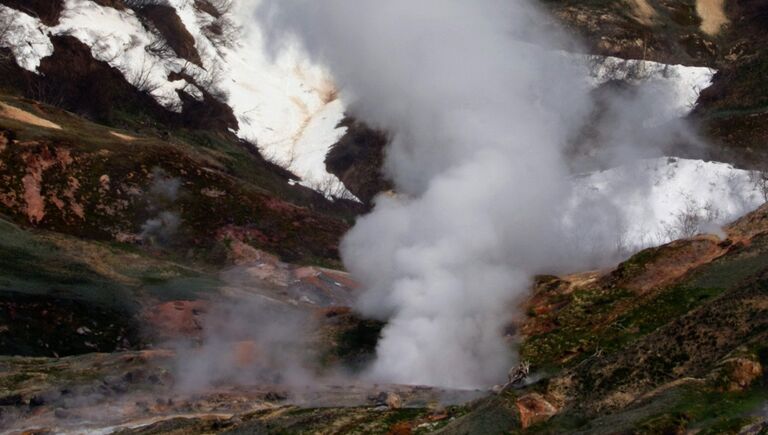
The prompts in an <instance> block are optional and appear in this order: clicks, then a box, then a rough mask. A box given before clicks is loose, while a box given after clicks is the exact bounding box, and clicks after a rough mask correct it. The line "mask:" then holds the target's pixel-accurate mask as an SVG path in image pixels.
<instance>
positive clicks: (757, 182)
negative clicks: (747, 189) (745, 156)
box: [749, 171, 768, 202]
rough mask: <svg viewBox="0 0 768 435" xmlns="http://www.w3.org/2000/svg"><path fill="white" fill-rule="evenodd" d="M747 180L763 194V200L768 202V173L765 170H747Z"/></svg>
mask: <svg viewBox="0 0 768 435" xmlns="http://www.w3.org/2000/svg"><path fill="white" fill-rule="evenodd" d="M749 181H750V182H751V183H752V184H753V185H754V186H755V188H757V190H758V191H759V192H760V194H761V195H763V201H765V202H768V173H766V172H765V171H749Z"/></svg>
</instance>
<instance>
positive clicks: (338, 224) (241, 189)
mask: <svg viewBox="0 0 768 435" xmlns="http://www.w3.org/2000/svg"><path fill="white" fill-rule="evenodd" d="M7 101H8V100H7ZM5 104H8V105H9V106H13V105H15V106H14V107H17V108H18V110H24V109H25V108H26V109H27V110H26V111H27V112H33V111H34V112H38V113H40V114H41V116H44V117H45V118H46V119H47V120H48V121H50V122H54V123H56V124H57V125H60V126H61V130H53V129H49V128H44V127H39V126H36V125H34V124H29V123H26V122H21V121H18V120H16V119H11V118H3V117H0V129H3V131H4V132H3V135H2V137H3V143H4V146H3V147H2V148H1V149H0V155H1V156H2V162H3V163H2V165H0V178H1V179H2V180H3V187H2V188H1V189H0V209H2V212H3V213H4V214H5V215H6V216H10V217H12V218H13V219H14V220H15V221H16V222H18V223H19V224H22V225H28V226H34V227H36V228H44V229H50V230H55V231H60V232H64V233H67V234H73V235H77V236H79V237H84V238H89V239H98V240H116V241H120V242H127V243H139V244H144V245H150V246H155V245H157V246H158V247H160V248H162V249H167V250H171V251H177V252H184V253H186V255H192V256H194V257H201V258H208V259H209V260H210V261H218V260H216V258H217V255H218V254H216V252H217V251H216V250H215V249H214V247H215V246H217V245H218V244H219V243H220V241H219V240H218V239H217V234H219V233H220V232H221V231H223V229H225V228H240V229H242V231H244V233H245V234H248V235H249V236H248V240H249V242H250V243H253V244H254V246H256V247H257V248H259V249H265V250H267V251H271V252H275V253H278V254H279V255H281V256H282V257H283V258H284V259H286V260H290V261H303V262H328V263H334V262H335V261H337V260H336V259H337V258H338V247H337V246H338V241H339V239H340V238H341V235H342V234H343V233H344V232H345V231H346V229H347V228H348V223H347V219H349V218H351V216H353V215H354V214H355V213H357V211H358V208H359V207H360V205H359V204H356V203H353V202H351V201H350V202H345V201H336V202H330V201H328V200H327V199H325V198H324V197H323V196H322V195H320V194H318V193H316V192H313V191H311V190H309V189H307V188H304V187H301V186H290V185H289V183H288V181H289V178H290V174H287V173H286V172H285V171H284V170H282V169H280V168H278V167H276V166H274V165H272V164H270V163H268V162H266V161H265V160H263V158H261V156H259V155H258V154H257V153H256V152H255V151H254V150H253V148H252V147H251V146H250V145H249V144H246V143H242V142H240V141H239V139H237V138H235V137H234V136H232V135H230V134H217V133H214V132H199V131H195V130H186V129H174V130H172V133H171V132H168V131H159V132H158V131H154V130H148V131H147V132H146V133H145V134H136V133H132V134H131V136H132V137H133V138H135V139H134V140H132V141H131V142H130V143H127V142H126V141H125V140H124V139H122V138H120V137H117V136H115V135H114V134H113V133H114V129H111V128H108V127H104V126H101V125H98V124H93V123H90V122H88V121H85V120H84V119H82V118H79V117H77V116H75V115H72V114H69V113H67V112H63V111H60V110H58V109H54V108H51V107H50V106H45V105H41V104H38V103H35V102H30V101H24V100H15V99H12V100H10V101H9V102H8V103H5ZM126 133H127V132H126ZM163 183H170V184H171V185H173V186H175V187H174V189H175V190H174V191H173V192H169V193H167V194H165V193H162V192H161V193H158V192H156V190H157V189H158V186H162V185H163ZM169 231H170V232H169Z"/></svg>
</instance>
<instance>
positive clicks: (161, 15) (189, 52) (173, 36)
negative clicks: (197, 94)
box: [138, 4, 203, 67]
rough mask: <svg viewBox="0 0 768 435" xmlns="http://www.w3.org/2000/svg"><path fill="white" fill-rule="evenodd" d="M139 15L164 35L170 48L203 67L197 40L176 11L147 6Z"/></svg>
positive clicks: (166, 7) (163, 6) (151, 5)
mask: <svg viewBox="0 0 768 435" xmlns="http://www.w3.org/2000/svg"><path fill="white" fill-rule="evenodd" d="M138 13H139V15H140V16H141V17H143V18H144V19H145V20H147V22H149V23H150V24H151V26H152V27H153V28H154V29H157V31H158V32H159V33H160V35H162V37H163V39H165V42H166V43H167V44H168V46H170V48H171V49H172V50H173V51H174V52H175V53H176V54H177V55H178V56H179V57H180V58H182V59H186V60H188V61H190V62H192V63H194V64H195V65H198V66H200V67H203V61H202V60H201V59H200V53H198V52H197V48H195V38H194V37H193V36H192V34H190V33H189V30H187V28H186V27H184V23H182V22H181V18H179V15H178V14H177V13H176V9H174V8H173V7H171V6H166V5H163V4H147V5H146V6H143V7H140V8H138Z"/></svg>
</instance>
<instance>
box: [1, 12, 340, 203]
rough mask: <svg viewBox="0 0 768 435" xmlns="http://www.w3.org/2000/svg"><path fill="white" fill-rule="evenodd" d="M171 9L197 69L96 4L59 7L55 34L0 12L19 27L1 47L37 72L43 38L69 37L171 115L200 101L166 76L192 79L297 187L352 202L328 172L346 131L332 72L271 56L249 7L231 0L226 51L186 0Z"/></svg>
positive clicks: (207, 20)
mask: <svg viewBox="0 0 768 435" xmlns="http://www.w3.org/2000/svg"><path fill="white" fill-rule="evenodd" d="M168 3H169V5H170V6H173V7H174V8H175V9H176V11H177V14H178V15H179V17H180V18H181V20H182V22H183V24H184V26H185V27H186V28H187V30H188V31H189V32H190V34H192V36H193V37H194V38H195V48H196V49H197V51H198V52H199V54H200V57H201V59H202V61H203V65H202V66H203V67H202V68H201V67H199V66H198V65H195V64H193V63H191V62H188V61H187V60H185V59H181V58H178V57H175V56H160V55H158V54H156V53H154V52H153V51H152V50H151V47H152V45H153V44H155V43H158V42H159V41H158V39H160V36H159V35H158V34H157V33H156V32H151V31H149V30H148V29H147V26H145V25H144V24H143V23H142V22H141V20H140V18H139V17H137V15H136V13H135V12H134V11H132V10H117V9H114V8H111V7H104V6H101V5H99V4H97V3H95V2H93V1H92V0H65V3H64V11H63V12H62V16H61V18H60V22H59V24H58V25H57V26H55V27H47V26H45V25H44V24H43V23H41V22H40V20H38V19H36V18H33V17H30V16H29V15H26V14H24V13H21V12H18V11H16V10H13V9H10V8H6V7H4V6H0V14H3V15H6V16H8V17H9V18H10V19H12V20H13V22H14V23H15V26H17V27H18V29H17V30H15V31H14V32H13V34H14V38H13V40H11V41H7V42H6V44H5V45H8V46H11V48H12V49H13V51H14V55H15V57H16V58H17V61H18V63H19V64H20V65H21V66H22V67H23V68H25V69H28V70H30V71H36V70H37V68H38V66H39V65H40V60H41V59H42V58H44V57H46V56H48V55H50V54H51V53H52V51H53V46H52V44H51V41H50V38H49V36H48V35H62V34H68V35H72V36H74V37H76V38H77V39H79V40H80V41H82V42H83V43H85V44H86V45H88V46H89V47H91V52H92V55H93V56H94V58H96V59H98V60H102V61H105V62H107V63H109V64H110V65H111V66H113V67H115V68H117V69H118V70H120V71H121V72H122V73H123V75H124V76H125V77H126V79H127V80H128V81H129V82H131V83H132V84H134V85H136V86H137V87H140V88H142V90H146V91H148V92H149V93H150V94H151V95H152V96H154V97H155V99H156V100H157V101H158V102H159V103H160V104H162V105H163V106H165V107H166V108H168V109H170V110H175V111H178V110H180V108H181V100H180V98H179V96H178V93H177V91H179V90H181V91H184V92H186V93H187V94H189V95H191V96H193V97H195V98H197V99H200V98H202V93H201V91H200V89H199V88H198V87H197V86H196V85H195V84H192V83H188V82H187V81H186V80H183V79H180V80H170V79H169V78H168V76H169V73H171V72H180V71H183V72H184V73H186V74H188V75H189V76H191V77H193V78H195V79H196V82H197V85H200V86H204V87H206V90H207V91H209V92H211V93H212V94H214V95H217V96H221V97H222V98H224V99H226V100H227V101H226V102H227V103H228V104H229V105H230V106H231V107H232V109H233V111H234V113H235V115H236V117H237V119H238V122H239V130H238V131H237V132H236V133H237V134H238V135H239V136H240V137H242V138H244V139H246V140H248V141H250V142H252V143H255V144H257V146H258V147H259V149H260V150H261V151H262V152H263V154H264V155H265V156H266V157H268V158H271V159H273V160H274V161H276V162H277V163H279V164H281V165H282V166H284V167H286V168H287V169H289V170H291V171H292V172H294V173H295V174H296V175H298V176H299V177H301V181H300V182H301V184H303V185H306V186H308V187H311V188H315V189H317V190H319V191H322V192H323V193H334V194H336V195H337V196H345V197H353V196H352V195H351V194H350V193H349V192H347V191H346V189H345V188H344V187H343V184H342V183H341V182H340V181H339V180H338V179H337V178H336V177H335V176H334V175H332V174H330V173H328V172H327V171H326V169H325V163H324V160H325V155H326V154H327V152H328V149H329V148H330V147H331V146H332V145H333V144H334V143H336V142H338V140H339V139H340V138H341V136H343V134H344V133H345V131H346V130H345V128H337V125H338V124H339V123H340V122H341V120H342V119H343V117H344V105H343V104H342V103H341V101H339V100H338V98H337V95H336V90H335V88H334V86H333V83H332V82H331V80H330V79H329V77H328V75H327V74H326V73H325V72H324V71H323V70H322V69H321V68H319V67H317V66H315V65H312V64H311V63H310V62H308V61H307V60H306V56H302V55H301V53H299V52H298V51H296V50H292V49H289V50H286V51H284V52H282V53H277V54H276V56H275V57H272V56H270V55H269V54H268V53H267V50H266V49H265V47H264V43H263V40H262V35H261V33H260V30H259V29H258V27H257V26H255V25H254V24H253V23H254V22H255V20H252V19H251V17H252V15H253V9H254V7H255V5H256V2H254V1H249V0H242V1H236V2H235V9H234V11H232V12H231V13H228V14H226V18H227V19H229V20H231V22H230V23H229V24H230V25H231V26H232V27H231V28H230V29H229V30H230V31H232V32H233V35H235V36H236V38H235V40H233V41H231V42H232V44H224V45H222V44H215V43H214V42H212V41H211V40H210V39H209V38H208V37H207V36H206V34H205V32H204V28H205V27H206V26H207V25H209V24H211V23H212V22H213V21H214V20H215V18H214V17H213V16H211V15H209V14H208V13H205V12H203V11H201V10H198V9H197V8H196V7H195V3H194V2H191V1H187V0H169V2H168ZM238 26H239V27H238ZM148 48H150V49H148Z"/></svg>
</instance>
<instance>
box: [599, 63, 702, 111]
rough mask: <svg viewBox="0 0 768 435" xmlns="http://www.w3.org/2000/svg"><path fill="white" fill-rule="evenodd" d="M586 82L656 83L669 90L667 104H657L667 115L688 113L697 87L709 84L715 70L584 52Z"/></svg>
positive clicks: (698, 88) (700, 87)
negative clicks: (669, 103) (592, 54)
mask: <svg viewBox="0 0 768 435" xmlns="http://www.w3.org/2000/svg"><path fill="white" fill-rule="evenodd" d="M585 60H586V63H587V68H588V71H589V77H588V80H589V82H590V84H591V85H592V86H594V87H597V86H599V85H601V84H604V83H606V82H609V81H611V80H621V81H626V82H628V83H632V84H643V83H646V84H648V83H650V84H654V83H655V84H658V85H662V86H665V89H668V90H670V91H671V92H672V95H671V96H670V99H669V100H670V101H672V102H673V104H672V105H671V107H664V108H660V110H662V111H664V112H666V113H667V115H666V116H667V117H682V116H686V115H688V114H689V113H690V112H691V110H693V108H694V106H695V105H696V101H697V100H698V99H699V95H700V94H701V91H703V90H704V89H706V88H708V87H709V86H710V85H711V84H712V78H713V77H714V75H715V73H716V72H717V71H716V70H714V69H712V68H706V67H695V66H685V65H668V64H663V63H658V62H651V61H647V60H636V59H621V58H618V57H611V56H608V57H606V56H586V57H585Z"/></svg>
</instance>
